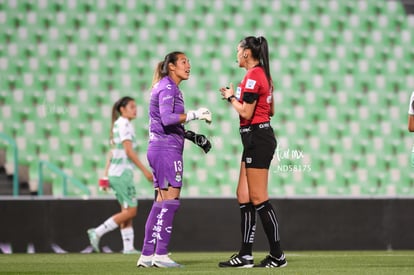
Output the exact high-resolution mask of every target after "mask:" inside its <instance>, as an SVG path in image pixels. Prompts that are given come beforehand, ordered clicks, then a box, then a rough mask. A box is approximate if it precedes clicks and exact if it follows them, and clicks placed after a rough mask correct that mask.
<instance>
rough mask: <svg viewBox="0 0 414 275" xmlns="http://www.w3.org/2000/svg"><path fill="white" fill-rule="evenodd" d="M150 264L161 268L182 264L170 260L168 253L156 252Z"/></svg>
mask: <svg viewBox="0 0 414 275" xmlns="http://www.w3.org/2000/svg"><path fill="white" fill-rule="evenodd" d="M152 265H153V266H155V267H161V268H171V267H182V265H180V264H178V263H176V262H174V261H173V260H171V259H170V257H168V255H157V254H155V256H154V258H153V259H152Z"/></svg>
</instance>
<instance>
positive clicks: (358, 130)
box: [0, 0, 414, 196]
mask: <svg viewBox="0 0 414 275" xmlns="http://www.w3.org/2000/svg"><path fill="white" fill-rule="evenodd" d="M402 3H405V4H407V5H409V7H410V8H409V9H408V10H410V9H412V3H411V2H410V1H402V2H400V1H385V0H384V1H380V0H359V1H353V0H351V1H340V0H318V1H310V0H301V1H290V0H280V1H271V0H254V1H252V0H245V1H225V0H213V1H196V0H174V1H170V0H157V1H141V0H123V1H115V0H114V1H112V0H108V1H97V0H96V1H95V0H87V1H59V0H53V1H45V0H44V1H43V0H40V1H30V0H27V1H17V0H10V1H6V0H0V78H1V79H0V106H1V117H2V119H1V121H0V132H4V133H6V134H8V135H10V136H12V137H13V138H14V139H15V140H16V142H17V145H18V149H19V155H20V157H19V164H20V165H22V166H27V167H28V171H29V172H28V173H29V177H28V178H29V180H30V186H31V189H32V190H35V189H36V186H37V180H38V169H37V167H38V162H39V160H47V161H49V162H51V163H54V164H56V165H57V166H59V167H60V168H61V169H62V170H63V171H65V172H66V173H67V174H68V175H71V176H73V177H75V178H77V179H79V180H80V181H82V182H83V183H84V184H86V185H87V186H88V188H89V189H90V190H91V192H92V194H94V195H102V193H100V192H99V190H98V189H97V180H98V177H99V176H101V175H102V169H103V166H104V160H105V155H106V152H107V150H108V147H107V139H108V132H109V125H110V113H111V104H112V103H113V102H114V101H115V100H116V99H118V98H119V97H121V96H123V95H131V96H133V97H134V98H135V99H136V101H137V103H138V117H137V119H136V121H135V127H136V130H137V134H138V137H139V154H140V156H141V158H143V159H145V151H146V146H147V135H148V133H147V129H148V128H147V119H148V116H147V109H148V100H149V88H150V85H151V80H152V72H153V68H154V66H155V64H156V62H157V61H158V60H161V59H162V58H163V56H164V55H165V54H166V53H167V52H169V51H172V50H182V51H184V52H186V53H187V55H188V56H189V57H190V59H191V62H192V76H191V78H190V80H188V81H186V82H185V83H183V84H182V91H183V92H184V96H185V101H186V106H187V108H188V109H190V108H191V109H192V108H196V107H198V106H201V105H203V106H207V107H209V108H210V109H211V110H212V111H213V114H214V123H212V124H211V125H204V124H202V123H192V124H190V125H188V127H189V128H190V129H192V130H195V131H197V132H201V133H204V134H205V135H207V136H208V137H209V138H211V140H212V142H213V149H212V150H211V152H210V153H209V154H208V155H204V153H203V152H202V151H201V150H199V148H196V147H194V146H192V145H191V144H186V148H185V155H184V156H185V164H184V165H185V166H184V167H185V178H184V179H185V187H184V190H183V195H184V196H233V193H234V189H235V186H236V183H237V177H238V165H239V158H240V157H239V155H240V151H241V148H240V145H239V142H238V139H239V136H238V131H237V121H238V118H237V116H236V115H235V114H234V112H233V111H232V110H230V108H229V107H228V106H227V105H226V104H225V103H224V102H223V101H222V100H221V99H220V96H219V95H218V92H217V91H218V88H219V87H220V86H223V85H226V84H227V83H229V82H233V83H237V82H238V81H240V80H241V77H242V76H243V71H241V70H240V69H239V68H237V66H236V64H234V59H235V58H234V56H235V47H236V45H237V42H238V41H239V40H240V39H241V38H243V37H244V36H247V35H255V36H258V35H264V36H265V37H267V38H268V40H269V43H270V54H271V62H272V64H271V70H272V73H273V77H274V81H275V83H276V91H275V101H276V115H275V117H274V118H273V120H272V125H273V127H274V130H275V132H276V134H277V138H278V143H279V149H278V153H277V155H275V158H274V163H273V164H272V167H271V173H270V174H271V180H270V186H269V189H270V192H271V195H272V196H295V195H300V196H302V195H304V196H325V195H355V196H365V195H366V196H375V195H389V196H395V195H398V196H405V195H414V174H413V173H414V170H413V169H412V168H410V167H409V163H408V159H409V150H410V149H409V148H410V146H411V143H412V138H411V137H410V135H409V134H408V132H407V131H406V117H407V114H406V113H407V112H406V109H407V106H406V105H407V100H408V97H409V94H410V92H411V91H412V90H413V87H414V66H413V62H414V47H413V46H412V45H413V42H414V16H413V15H412V14H408V13H406V10H405V9H404V5H403V4H402ZM0 146H1V147H0V150H3V151H4V152H6V153H5V154H6V156H5V161H4V162H5V163H2V165H3V166H4V167H5V168H6V170H7V171H8V173H10V171H12V170H11V166H10V165H11V163H12V154H11V150H9V149H8V147H7V146H6V145H5V144H3V143H0ZM45 176H46V181H47V182H53V194H55V195H57V194H61V187H59V185H60V183H59V179H58V178H56V177H55V176H53V175H52V174H50V175H49V174H48V173H46V175H45ZM142 179H143V177H142V175H140V173H138V172H137V173H136V176H135V180H136V183H137V185H138V189H137V190H139V192H140V195H141V196H151V195H152V192H151V187H150V186H149V185H148V184H147V183H144V182H143V180H142ZM69 193H70V194H72V195H74V194H78V193H77V192H76V190H69Z"/></svg>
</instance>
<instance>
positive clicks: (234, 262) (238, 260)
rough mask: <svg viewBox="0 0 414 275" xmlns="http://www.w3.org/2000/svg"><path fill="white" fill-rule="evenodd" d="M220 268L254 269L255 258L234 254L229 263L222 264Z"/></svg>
mask: <svg viewBox="0 0 414 275" xmlns="http://www.w3.org/2000/svg"><path fill="white" fill-rule="evenodd" d="M219 267H238V268H251V267H253V256H251V255H244V256H240V255H239V254H233V255H232V256H231V257H230V259H229V260H228V261H225V262H220V263H219Z"/></svg>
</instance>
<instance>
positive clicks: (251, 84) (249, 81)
mask: <svg viewBox="0 0 414 275" xmlns="http://www.w3.org/2000/svg"><path fill="white" fill-rule="evenodd" d="M255 85H256V80H253V79H250V78H249V79H247V83H246V89H254V86H255Z"/></svg>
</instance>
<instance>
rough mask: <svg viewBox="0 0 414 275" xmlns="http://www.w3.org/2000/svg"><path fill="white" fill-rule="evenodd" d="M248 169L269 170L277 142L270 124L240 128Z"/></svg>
mask: <svg viewBox="0 0 414 275" xmlns="http://www.w3.org/2000/svg"><path fill="white" fill-rule="evenodd" d="M240 135H241V139H242V143H243V154H242V160H241V161H242V162H243V161H244V162H245V165H246V168H261V169H269V167H270V163H271V162H272V159H273V155H274V153H275V150H276V146H277V141H276V138H275V134H274V132H273V128H272V127H271V126H270V123H269V122H264V123H260V124H252V125H250V126H244V127H240Z"/></svg>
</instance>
